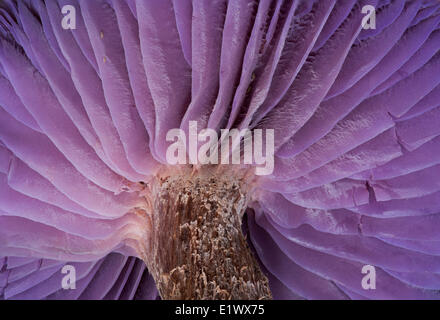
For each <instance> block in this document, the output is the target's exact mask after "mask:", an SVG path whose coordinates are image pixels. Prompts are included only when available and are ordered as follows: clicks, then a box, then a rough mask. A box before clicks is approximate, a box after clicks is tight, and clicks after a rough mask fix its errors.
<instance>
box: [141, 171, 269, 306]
mask: <svg viewBox="0 0 440 320" xmlns="http://www.w3.org/2000/svg"><path fill="white" fill-rule="evenodd" d="M234 180H235V179H234V178H232V177H228V176H222V177H221V178H220V177H219V176H213V175H212V174H205V175H203V174H199V175H197V176H196V177H194V176H193V177H186V176H178V177H169V178H165V179H163V180H161V181H160V183H158V186H157V187H156V190H154V193H153V194H154V204H153V206H154V213H153V215H152V216H151V227H152V232H151V233H150V238H149V241H148V242H149V243H148V250H147V254H146V261H147V265H148V267H149V270H150V272H151V273H152V275H153V277H154V279H155V280H156V285H157V288H158V290H159V293H160V295H161V297H162V298H163V299H182V300H201V299H219V300H228V299H234V300H235V299H246V300H249V299H252V300H257V299H271V298H272V296H271V292H270V289H269V285H268V280H267V278H266V277H265V275H264V274H263V273H262V272H261V270H260V268H259V265H258V263H257V262H256V260H255V259H254V257H253V256H252V253H251V251H250V250H249V248H248V245H247V242H246V240H245V238H244V236H243V234H242V231H241V217H242V214H243V211H244V210H245V207H246V197H245V195H244V194H243V192H242V188H241V185H240V183H239V182H238V181H234Z"/></svg>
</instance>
